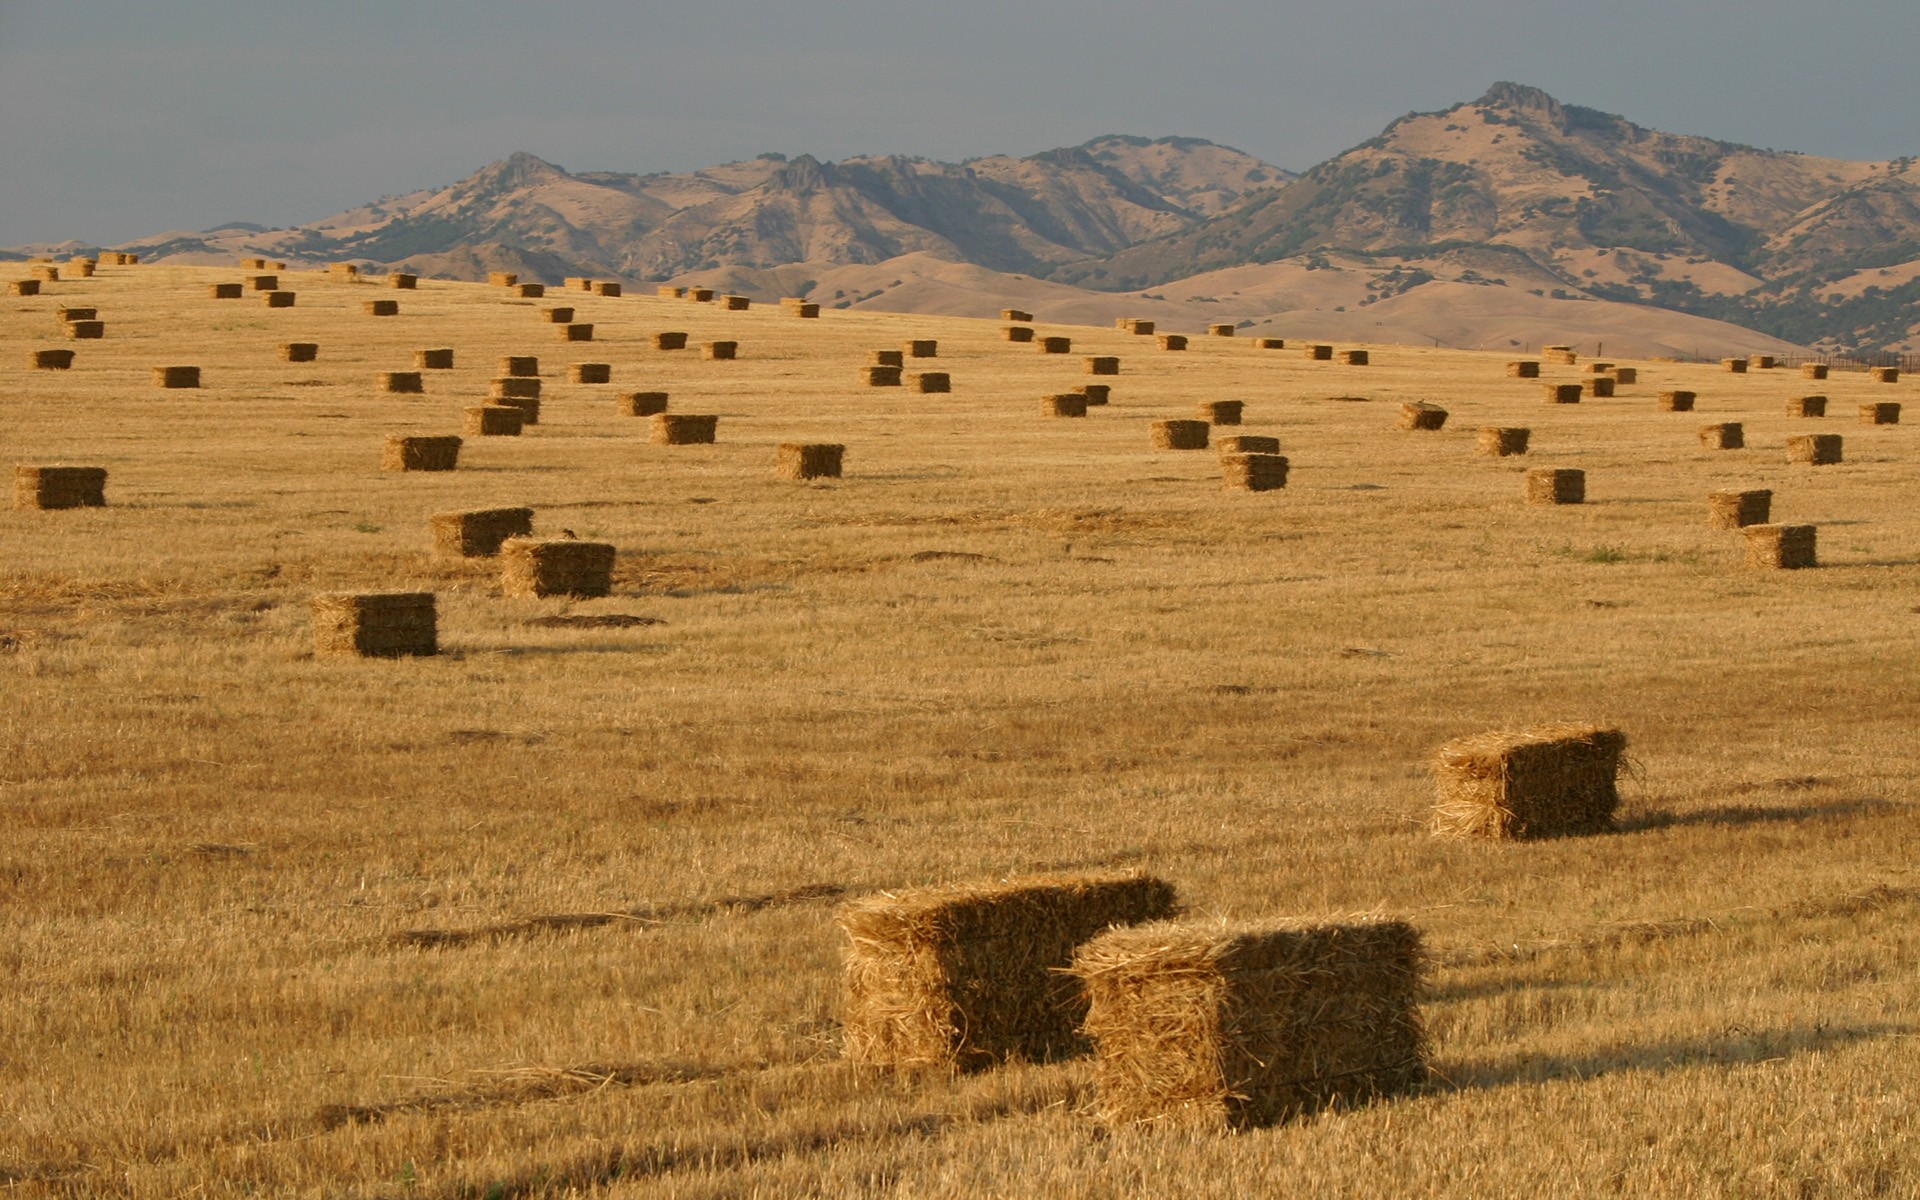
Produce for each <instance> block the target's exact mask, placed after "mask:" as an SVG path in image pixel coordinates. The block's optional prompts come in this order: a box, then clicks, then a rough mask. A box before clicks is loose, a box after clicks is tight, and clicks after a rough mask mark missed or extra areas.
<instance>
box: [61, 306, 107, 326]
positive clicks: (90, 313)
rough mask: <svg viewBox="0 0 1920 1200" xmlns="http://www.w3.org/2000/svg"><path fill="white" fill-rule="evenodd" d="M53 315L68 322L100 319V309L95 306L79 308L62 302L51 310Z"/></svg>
mask: <svg viewBox="0 0 1920 1200" xmlns="http://www.w3.org/2000/svg"><path fill="white" fill-rule="evenodd" d="M53 315H54V316H56V317H58V318H59V319H60V320H62V321H68V322H72V321H97V320H99V319H100V310H99V309H97V308H81V307H79V306H78V305H73V304H62V305H60V306H59V307H58V308H56V309H54V310H53Z"/></svg>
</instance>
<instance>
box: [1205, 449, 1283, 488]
mask: <svg viewBox="0 0 1920 1200" xmlns="http://www.w3.org/2000/svg"><path fill="white" fill-rule="evenodd" d="M1287 467H1288V462H1287V459H1286V457H1285V456H1284V455H1280V454H1222V455H1221V456H1220V486H1221V487H1224V488H1227V489H1229V490H1237V491H1246V492H1270V491H1276V490H1278V489H1280V488H1283V487H1286V486H1287Z"/></svg>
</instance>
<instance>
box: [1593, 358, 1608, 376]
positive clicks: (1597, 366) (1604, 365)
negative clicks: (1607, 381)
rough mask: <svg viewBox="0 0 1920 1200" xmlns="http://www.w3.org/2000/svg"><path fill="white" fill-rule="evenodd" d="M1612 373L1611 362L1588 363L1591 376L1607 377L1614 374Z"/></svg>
mask: <svg viewBox="0 0 1920 1200" xmlns="http://www.w3.org/2000/svg"><path fill="white" fill-rule="evenodd" d="M1612 371H1613V364H1612V363H1610V362H1604V361H1602V360H1599V359H1591V360H1589V361H1588V362H1587V374H1589V375H1607V374H1610V373H1612Z"/></svg>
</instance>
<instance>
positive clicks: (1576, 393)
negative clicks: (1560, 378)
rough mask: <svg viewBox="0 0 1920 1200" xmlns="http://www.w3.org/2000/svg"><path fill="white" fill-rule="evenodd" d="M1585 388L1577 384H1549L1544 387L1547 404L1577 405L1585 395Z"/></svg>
mask: <svg viewBox="0 0 1920 1200" xmlns="http://www.w3.org/2000/svg"><path fill="white" fill-rule="evenodd" d="M1586 391H1587V390H1586V388H1584V387H1582V386H1581V385H1580V384H1577V383H1549V384H1547V385H1546V396H1547V403H1548V404H1578V403H1580V398H1581V397H1582V396H1584V395H1586Z"/></svg>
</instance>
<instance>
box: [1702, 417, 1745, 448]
mask: <svg viewBox="0 0 1920 1200" xmlns="http://www.w3.org/2000/svg"><path fill="white" fill-rule="evenodd" d="M1700 444H1701V445H1702V446H1705V447H1706V448H1707V449H1709V450H1739V449H1741V448H1742V447H1744V446H1745V445H1746V444H1747V434H1746V429H1745V428H1744V427H1743V426H1742V425H1741V424H1740V422H1738V421H1722V422H1720V423H1718V424H1714V425H1702V426H1701V427H1700Z"/></svg>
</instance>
